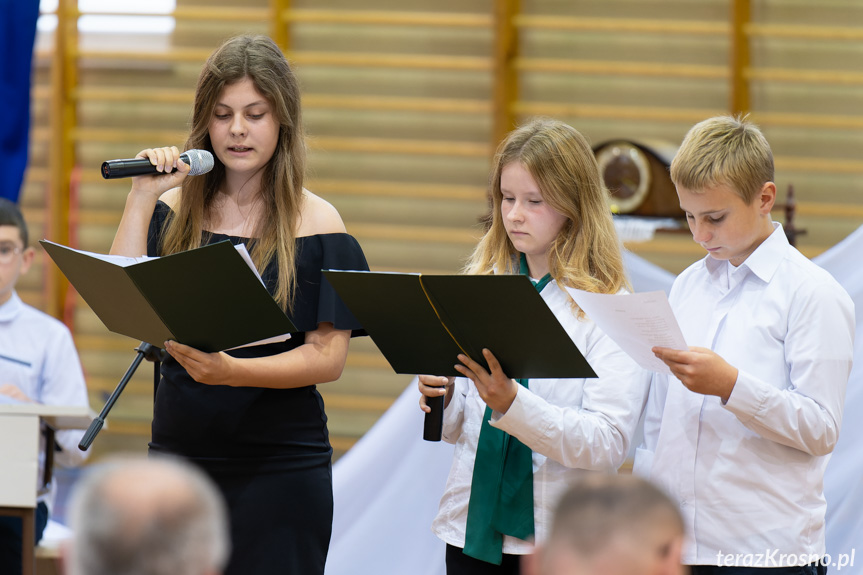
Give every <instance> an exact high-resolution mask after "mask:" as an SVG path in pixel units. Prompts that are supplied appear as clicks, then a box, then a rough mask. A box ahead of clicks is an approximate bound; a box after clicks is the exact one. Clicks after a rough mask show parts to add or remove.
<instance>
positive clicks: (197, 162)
mask: <svg viewBox="0 0 863 575" xmlns="http://www.w3.org/2000/svg"><path fill="white" fill-rule="evenodd" d="M183 156H185V157H183ZM180 157H181V158H183V161H184V162H186V163H187V164H189V167H190V168H191V170H189V175H190V176H200V175H201V174H206V173H207V172H209V171H210V170H212V169H213V164H214V160H213V154H211V153H210V152H208V151H207V150H186V151H185V152H183V154H182V155H181V156H180Z"/></svg>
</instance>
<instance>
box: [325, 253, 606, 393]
mask: <svg viewBox="0 0 863 575" xmlns="http://www.w3.org/2000/svg"><path fill="white" fill-rule="evenodd" d="M324 275H325V276H326V278H327V280H328V281H329V282H330V284H331V285H332V286H333V287H334V288H335V290H336V291H337V292H338V294H339V297H341V299H342V301H344V302H345V304H346V305H347V306H348V308H350V310H351V312H352V313H353V314H354V316H355V317H356V318H357V319H358V320H359V322H360V323H361V324H362V325H363V328H364V329H365V330H366V332H368V334H369V335H370V336H371V338H372V340H374V342H375V344H376V345H377V346H378V349H380V351H381V353H383V355H384V357H385V358H386V359H387V361H388V362H389V363H390V365H391V366H392V368H393V369H394V370H395V372H396V373H405V374H429V375H443V376H459V375H461V374H459V373H458V372H457V371H456V370H455V368H454V365H455V364H456V363H457V362H458V360H457V359H456V356H457V355H458V354H459V353H465V354H466V355H468V356H469V357H470V358H472V359H473V360H474V361H476V362H478V363H480V364H482V365H483V366H484V367H485V368H486V369H488V366H487V364H486V362H485V359H484V358H483V355H482V349H483V348H488V349H489V350H491V352H492V353H493V354H494V355H495V357H496V358H497V359H498V361H500V363H501V367H502V368H503V371H504V373H505V374H506V375H507V376H509V377H513V378H578V377H596V373H595V372H594V371H593V369H592V368H591V366H590V365H589V364H588V362H587V360H586V359H584V356H583V355H582V353H581V351H579V349H578V348H577V347H576V345H575V344H574V343H573V341H572V339H571V338H570V337H569V335H568V334H567V333H566V331H565V330H564V329H563V327H562V326H561V325H560V322H558V321H557V318H555V317H554V314H553V313H552V312H551V310H550V309H549V308H548V306H547V305H546V303H545V301H543V299H542V297H541V296H540V295H539V294H538V293H537V292H536V289H535V288H534V287H533V285H532V284H531V282H530V280H529V279H528V278H527V277H525V276H520V275H482V276H479V275H474V276H471V275H422V274H402V273H389V272H351V271H336V270H324Z"/></svg>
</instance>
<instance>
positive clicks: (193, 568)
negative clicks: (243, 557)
mask: <svg viewBox="0 0 863 575" xmlns="http://www.w3.org/2000/svg"><path fill="white" fill-rule="evenodd" d="M70 507H71V508H70V517H71V522H70V526H71V528H72V531H73V541H72V544H71V548H70V549H69V550H68V557H67V566H68V573H69V575H177V574H180V573H182V574H183V575H215V574H218V573H220V572H221V571H222V569H223V568H224V566H225V564H226V562H227V558H228V553H229V550H230V543H229V535H228V520H227V511H226V508H225V504H224V501H223V500H222V496H221V494H220V493H219V492H218V491H217V489H216V487H215V485H214V484H213V483H212V481H211V480H210V479H209V478H208V477H207V476H206V475H204V473H203V472H202V471H200V470H198V469H197V468H195V467H193V466H192V465H191V464H189V463H187V462H184V461H181V460H178V459H173V458H165V457H156V458H130V457H120V458H115V459H112V460H110V461H107V462H106V463H103V464H98V465H94V466H93V467H92V468H91V469H90V471H89V473H88V474H87V475H86V476H85V477H84V478H83V479H82V480H81V481H79V482H78V484H77V485H76V487H75V489H74V492H73V495H72V502H71V506H70Z"/></svg>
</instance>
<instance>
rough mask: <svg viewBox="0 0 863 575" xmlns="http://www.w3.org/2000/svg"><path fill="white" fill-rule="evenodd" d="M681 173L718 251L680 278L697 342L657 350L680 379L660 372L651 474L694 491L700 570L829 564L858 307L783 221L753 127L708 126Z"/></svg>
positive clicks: (680, 183)
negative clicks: (837, 451) (830, 507)
mask: <svg viewBox="0 0 863 575" xmlns="http://www.w3.org/2000/svg"><path fill="white" fill-rule="evenodd" d="M671 178H672V180H673V181H674V184H675V186H676V187H677V194H678V197H679V199H680V206H681V208H682V209H683V211H684V212H685V213H686V218H687V221H688V223H689V227H690V230H691V232H692V236H693V239H694V240H695V241H696V242H698V243H699V244H700V245H701V246H703V247H704V248H705V249H706V250H707V252H708V255H707V257H705V258H704V259H702V260H700V261H698V262H696V263H695V264H693V265H691V266H690V267H689V268H687V269H686V270H685V271H684V272H683V273H681V274H680V276H679V277H678V278H677V279H676V280H675V282H674V285H673V286H672V289H671V294H670V297H669V299H670V301H671V305H672V308H673V309H674V312H675V315H676V316H677V318H678V321H679V322H680V325H681V328H682V330H683V335H684V336H685V338H686V341H687V342H688V344H689V345H690V346H692V347H690V349H689V350H688V351H677V350H672V349H668V348H654V353H655V354H656V356H657V357H658V358H660V359H661V360H662V361H663V362H665V363H666V364H667V365H668V366H669V368H670V369H671V371H672V373H673V374H674V376H673V377H672V376H664V375H660V374H655V375H654V378H653V383H652V386H651V392H650V398H649V400H648V405H647V408H646V414H645V438H644V444H643V445H642V447H641V448H640V449H638V450H637V453H636V458H635V471H636V473H639V474H641V475H644V476H646V477H649V478H650V479H651V480H653V481H655V482H656V483H658V484H659V485H661V486H663V487H665V488H666V489H667V491H668V492H669V493H671V494H672V495H673V496H674V497H676V499H677V500H678V502H679V504H680V506H681V511H682V513H683V516H684V519H685V521H686V525H687V542H686V545H685V546H684V549H683V556H682V559H683V563H684V564H688V565H692V566H693V567H692V575H713V574H714V573H717V574H718V573H728V574H733V575H741V574H748V573H759V574H763V575H768V574H771V575H773V574H791V573H794V574H805V575H808V574H813V575H814V574H823V573H826V566H824V565H821V563H822V562H823V561H822V558H823V557H824V555H825V541H824V532H825V529H824V517H825V512H826V508H827V505H826V502H825V500H824V494H823V478H824V470H825V468H826V467H827V462H828V460H829V457H830V453H831V452H832V450H833V448H834V446H835V445H836V441H837V439H838V437H839V429H840V426H841V422H842V407H843V403H844V399H845V387H846V384H847V382H848V376H849V373H850V371H851V362H852V355H853V338H854V306H853V303H852V301H851V299H850V297H849V296H848V294H847V293H846V292H845V290H844V289H843V288H842V287H841V286H840V285H839V284H838V283H837V282H836V281H835V280H834V279H833V278H832V277H831V276H830V275H829V274H828V273H827V272H826V271H824V270H822V269H821V268H819V267H818V266H816V265H815V264H813V263H811V262H810V261H809V260H808V259H806V258H805V257H804V256H803V255H801V254H800V252H798V251H797V250H796V249H794V248H793V247H791V245H789V243H788V240H787V239H786V237H785V234H784V232H783V230H782V226H781V225H780V224H778V223H776V222H773V221H772V219H771V216H770V210H771V208H772V207H773V204H774V201H775V199H776V185H775V184H774V183H773V155H772V152H771V150H770V146H769V144H768V143H767V141H766V140H765V138H764V136H763V135H762V134H761V132H760V131H759V130H758V128H757V127H756V126H754V125H753V124H752V123H750V122H749V121H747V120H746V119H739V118H731V117H716V118H711V119H709V120H705V121H703V122H701V123H699V124H696V125H695V126H694V127H693V128H692V129H691V130H690V131H689V133H688V134H687V135H686V138H685V139H684V141H683V144H682V145H681V147H680V149H679V151H678V153H677V155H676V157H675V158H674V161H673V162H672V164H671Z"/></svg>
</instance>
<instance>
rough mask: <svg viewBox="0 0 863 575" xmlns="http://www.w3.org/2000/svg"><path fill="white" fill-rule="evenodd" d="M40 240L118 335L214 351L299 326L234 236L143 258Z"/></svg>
mask: <svg viewBox="0 0 863 575" xmlns="http://www.w3.org/2000/svg"><path fill="white" fill-rule="evenodd" d="M39 243H41V244H42V246H43V247H44V248H45V251H46V252H47V253H48V255H49V256H51V259H52V260H54V263H56V264H57V267H59V268H60V271H62V272H63V274H64V275H65V276H66V278H67V279H68V280H69V282H70V283H71V284H72V286H73V287H74V288H75V289H76V290H77V291H78V293H79V294H81V297H82V298H84V301H86V302H87V305H89V306H90V308H91V309H92V310H93V312H94V313H95V314H96V315H97V316H98V317H99V319H100V320H102V323H104V324H105V327H107V328H108V329H109V330H111V331H113V332H115V333H119V334H121V335H126V336H128V337H131V338H134V339H137V340H141V341H144V342H147V343H149V344H151V345H154V346H156V347H162V346H163V344H164V342H165V341H166V340H169V339H171V340H174V341H177V342H180V343H184V344H186V345H190V346H192V347H194V348H196V349H200V350H201V351H206V352H214V351H222V350H226V349H231V348H234V347H240V346H244V345H248V344H251V343H254V342H259V341H261V340H265V339H268V338H273V337H276V336H282V337H281V339H282V340H284V339H286V338H287V337H288V335H287V334H288V333H289V332H294V331H296V328H295V327H294V325H293V324H292V323H291V320H290V319H288V317H287V316H286V315H285V313H284V311H283V310H282V309H281V308H280V307H279V305H278V304H277V303H276V302H275V300H273V298H272V296H271V295H270V293H269V292H268V291H267V289H266V288H265V287H264V284H263V283H262V282H261V280H260V279H259V278H258V276H257V275H256V274H255V272H254V271H253V270H252V269H251V268H250V267H249V265H248V264H247V263H246V261H245V260H244V259H243V257H242V256H241V255H240V254H239V253H237V250H236V249H235V248H234V246H233V245H231V243H230V242H229V241H223V242H218V243H215V244H211V245H208V246H204V247H200V248H196V249H193V250H189V251H185V252H179V253H176V254H171V255H168V256H164V257H161V258H152V259H145V260H143V261H138V262H137V263H136V262H135V261H134V260H132V259H131V258H122V257H117V256H103V255H101V254H92V253H88V252H83V251H79V250H74V249H72V248H68V247H65V246H62V245H59V244H56V243H53V242H49V241H47V240H42V241H40V242H39Z"/></svg>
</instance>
